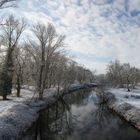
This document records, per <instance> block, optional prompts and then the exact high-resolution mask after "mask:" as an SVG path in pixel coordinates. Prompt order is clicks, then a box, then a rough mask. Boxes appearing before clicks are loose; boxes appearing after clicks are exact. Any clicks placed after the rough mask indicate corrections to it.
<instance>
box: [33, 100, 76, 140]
mask: <svg viewBox="0 0 140 140" xmlns="http://www.w3.org/2000/svg"><path fill="white" fill-rule="evenodd" d="M72 119H74V117H73V115H72V114H71V112H70V106H69V105H68V104H66V102H65V101H63V100H61V101H59V102H56V103H55V105H54V106H52V107H51V108H48V109H47V110H46V111H45V112H41V113H40V117H39V120H38V122H37V125H36V134H35V137H36V138H35V139H36V140H45V139H48V140H53V139H55V137H56V135H57V140H59V139H61V140H63V139H64V140H65V136H66V135H69V134H71V133H72V131H73V128H72V127H73V125H72ZM58 135H59V136H60V137H59V138H58Z"/></svg>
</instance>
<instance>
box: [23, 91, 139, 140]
mask: <svg viewBox="0 0 140 140" xmlns="http://www.w3.org/2000/svg"><path fill="white" fill-rule="evenodd" d="M23 140H140V132H139V131H137V130H136V129H135V128H133V127H132V126H131V125H130V124H128V123H127V122H126V121H124V120H123V119H121V118H120V117H119V116H117V115H116V114H115V113H113V112H112V111H110V110H109V109H108V108H107V106H106V105H105V104H100V103H99V100H98V98H97V96H96V93H95V91H94V90H80V91H77V92H74V93H72V94H69V95H66V96H65V97H64V98H63V99H62V100H60V101H58V102H56V103H55V104H54V105H52V106H51V107H49V108H47V109H46V110H45V111H43V112H41V113H40V117H39V119H38V121H37V122H36V123H35V124H34V125H33V127H32V128H31V129H30V130H29V131H28V132H27V134H26V135H25V136H24V138H23Z"/></svg>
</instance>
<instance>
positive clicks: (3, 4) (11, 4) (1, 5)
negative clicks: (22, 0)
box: [0, 0, 18, 9]
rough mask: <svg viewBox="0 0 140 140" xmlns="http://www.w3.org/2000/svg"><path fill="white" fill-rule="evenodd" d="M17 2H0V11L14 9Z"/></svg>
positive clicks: (4, 0) (6, 0) (12, 0)
mask: <svg viewBox="0 0 140 140" xmlns="http://www.w3.org/2000/svg"><path fill="white" fill-rule="evenodd" d="M16 1H18V0H0V9H4V8H8V7H15V6H16Z"/></svg>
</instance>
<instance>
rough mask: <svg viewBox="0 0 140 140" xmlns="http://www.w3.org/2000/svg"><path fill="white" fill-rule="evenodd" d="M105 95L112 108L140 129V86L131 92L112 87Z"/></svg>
mask: <svg viewBox="0 0 140 140" xmlns="http://www.w3.org/2000/svg"><path fill="white" fill-rule="evenodd" d="M104 96H105V99H106V101H107V104H108V107H109V108H110V109H112V110H114V111H115V112H116V113H118V114H119V115H120V116H122V117H123V118H124V119H125V120H127V121H128V122H130V123H131V124H132V125H133V126H135V127H136V128H137V129H139V130H140V87H136V89H133V90H132V91H131V92H127V90H126V89H114V88H112V89H109V90H107V92H106V93H105V94H104Z"/></svg>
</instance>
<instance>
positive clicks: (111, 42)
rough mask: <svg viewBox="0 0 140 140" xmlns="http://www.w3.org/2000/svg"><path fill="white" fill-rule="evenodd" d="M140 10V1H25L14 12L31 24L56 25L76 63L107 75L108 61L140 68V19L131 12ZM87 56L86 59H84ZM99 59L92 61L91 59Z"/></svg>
mask: <svg viewBox="0 0 140 140" xmlns="http://www.w3.org/2000/svg"><path fill="white" fill-rule="evenodd" d="M139 9H140V0H128V2H126V1H125V0H98V1H97V0H80V1H79V0H67V1H66V0H42V1H40V0H29V1H28V0H22V1H21V2H20V3H19V8H18V9H12V10H10V12H11V11H12V12H14V13H15V14H17V15H18V16H19V15H20V16H23V17H25V18H26V19H28V21H29V23H34V22H36V21H37V22H41V23H44V24H47V23H48V22H52V23H53V24H54V25H55V27H56V28H57V31H58V32H59V33H63V34H66V36H67V39H66V43H67V44H68V45H69V50H70V52H71V54H73V53H74V54H77V53H78V52H79V54H81V56H80V55H78V56H76V57H77V58H76V60H77V61H78V62H80V63H82V64H84V65H86V66H87V67H89V68H91V69H93V68H94V69H97V70H98V71H99V72H105V67H106V64H107V63H108V61H109V60H108V59H107V60H106V61H105V60H104V61H102V59H104V58H110V60H114V59H120V60H121V61H122V62H130V63H131V64H132V65H135V66H137V67H140V63H139V61H140V56H139V52H140V47H139V44H140V27H139V26H140V24H139V22H138V21H139V16H138V15H137V16H136V17H131V14H130V12H131V11H134V10H139ZM82 54H84V58H83V56H82ZM89 55H90V56H98V57H99V58H100V62H99V60H98V59H94V60H92V59H91V60H89V59H87V57H88V56H89Z"/></svg>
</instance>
